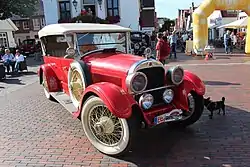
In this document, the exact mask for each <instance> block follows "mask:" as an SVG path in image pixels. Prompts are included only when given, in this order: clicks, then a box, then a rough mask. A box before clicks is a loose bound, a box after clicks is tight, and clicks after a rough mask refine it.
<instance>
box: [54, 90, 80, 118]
mask: <svg viewBox="0 0 250 167" xmlns="http://www.w3.org/2000/svg"><path fill="white" fill-rule="evenodd" d="M50 95H51V96H52V97H54V98H55V100H56V101H57V102H58V103H60V104H61V105H62V106H63V107H64V108H65V109H66V110H68V111H69V112H70V113H74V112H77V108H76V107H75V106H74V105H73V102H72V101H71V99H70V97H69V96H68V95H67V94H66V93H64V92H51V93H50Z"/></svg>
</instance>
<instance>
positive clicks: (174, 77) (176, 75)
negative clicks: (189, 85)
mask: <svg viewBox="0 0 250 167" xmlns="http://www.w3.org/2000/svg"><path fill="white" fill-rule="evenodd" d="M167 78H168V79H170V81H171V82H172V83H173V84H174V85H179V84H181V83H182V81H183V78H184V70H183V68H182V67H180V66H175V67H172V68H170V69H169V70H168V72H167Z"/></svg>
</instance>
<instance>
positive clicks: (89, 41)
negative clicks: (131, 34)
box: [76, 33, 127, 55]
mask: <svg viewBox="0 0 250 167" xmlns="http://www.w3.org/2000/svg"><path fill="white" fill-rule="evenodd" d="M76 35H77V42H78V48H79V51H80V53H81V55H82V54H85V53H87V52H90V51H93V50H98V49H108V48H116V49H117V50H119V51H122V52H126V50H127V45H126V33H81V34H76Z"/></svg>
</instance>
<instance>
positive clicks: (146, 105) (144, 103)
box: [139, 94, 154, 110]
mask: <svg viewBox="0 0 250 167" xmlns="http://www.w3.org/2000/svg"><path fill="white" fill-rule="evenodd" d="M153 104H154V97H153V96H152V95H151V94H143V95H142V96H141V97H140V99H139V105H140V107H142V108H143V109H145V110H148V109H150V108H151V107H152V105H153Z"/></svg>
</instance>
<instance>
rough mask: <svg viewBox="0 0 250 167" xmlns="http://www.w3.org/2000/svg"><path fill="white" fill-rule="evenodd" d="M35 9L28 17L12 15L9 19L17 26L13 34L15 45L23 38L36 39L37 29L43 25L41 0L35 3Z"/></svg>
mask: <svg viewBox="0 0 250 167" xmlns="http://www.w3.org/2000/svg"><path fill="white" fill-rule="evenodd" d="M35 11H36V12H34V14H33V15H32V16H31V17H28V18H22V17H20V16H17V15H13V16H12V18H11V20H12V21H13V22H14V24H15V25H16V27H17V28H18V30H17V31H16V32H15V34H14V37H15V41H16V44H17V45H20V44H21V43H22V41H23V40H25V39H38V31H39V30H40V29H41V28H42V27H44V26H45V20H44V13H43V2H42V1H40V3H39V4H37V6H36V10H35Z"/></svg>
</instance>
